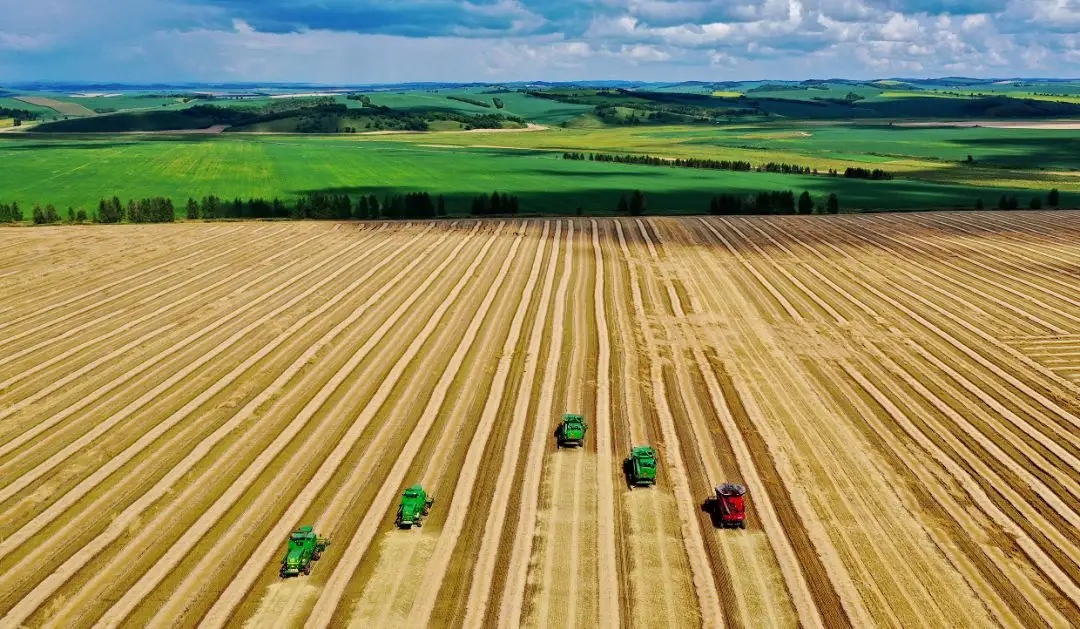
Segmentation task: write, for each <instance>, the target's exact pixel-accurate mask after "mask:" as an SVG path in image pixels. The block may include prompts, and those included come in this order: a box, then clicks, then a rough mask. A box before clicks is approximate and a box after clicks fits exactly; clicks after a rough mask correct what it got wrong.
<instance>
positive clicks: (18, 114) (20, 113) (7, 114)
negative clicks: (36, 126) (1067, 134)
mask: <svg viewBox="0 0 1080 629" xmlns="http://www.w3.org/2000/svg"><path fill="white" fill-rule="evenodd" d="M0 118H14V119H15V122H19V123H22V122H26V121H28V120H37V118H38V115H37V114H36V113H35V112H32V111H30V110H29V109H12V108H10V107H0Z"/></svg>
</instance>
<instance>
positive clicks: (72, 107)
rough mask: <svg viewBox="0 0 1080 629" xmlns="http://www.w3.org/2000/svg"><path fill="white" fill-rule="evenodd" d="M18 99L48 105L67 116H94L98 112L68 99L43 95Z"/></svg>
mask: <svg viewBox="0 0 1080 629" xmlns="http://www.w3.org/2000/svg"><path fill="white" fill-rule="evenodd" d="M15 99H16V100H21V101H23V102H24V103H29V104H31V105H37V106H39V107H48V108H49V109H52V110H53V111H56V112H58V113H61V114H64V115H65V116H93V115H95V113H96V112H94V111H93V110H91V109H87V108H86V107H83V106H82V105H80V104H78V103H71V102H67V101H60V100H56V99H53V98H45V97H42V96H16V97H15Z"/></svg>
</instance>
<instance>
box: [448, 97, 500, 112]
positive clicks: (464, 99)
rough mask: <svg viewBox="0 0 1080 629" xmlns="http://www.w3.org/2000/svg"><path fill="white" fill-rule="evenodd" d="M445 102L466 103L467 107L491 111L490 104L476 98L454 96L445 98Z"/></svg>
mask: <svg viewBox="0 0 1080 629" xmlns="http://www.w3.org/2000/svg"><path fill="white" fill-rule="evenodd" d="M446 99H447V100H456V101H457V102H459V103H467V104H469V105H476V106H477V107H483V108H484V109H491V103H489V102H487V101H484V100H480V99H478V98H469V97H468V96H455V95H450V96H447V97H446Z"/></svg>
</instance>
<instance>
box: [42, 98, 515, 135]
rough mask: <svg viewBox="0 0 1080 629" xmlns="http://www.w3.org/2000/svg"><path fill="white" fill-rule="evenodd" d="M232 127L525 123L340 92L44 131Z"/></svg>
mask: <svg viewBox="0 0 1080 629" xmlns="http://www.w3.org/2000/svg"><path fill="white" fill-rule="evenodd" d="M218 126H220V127H226V128H227V130H228V131H229V132H252V133H363V132H372V131H430V130H471V129H503V128H517V127H524V126H525V120H524V119H522V118H518V117H516V116H511V115H506V114H502V113H495V112H491V113H487V112H484V113H467V112H462V111H456V110H454V109H452V108H449V109H447V110H439V109H426V110H424V109H411V110H398V109H392V108H390V107H386V106H383V105H376V104H374V103H372V102H371V101H370V100H367V99H366V97H357V98H356V99H355V100H354V101H353V102H348V103H342V102H339V99H337V98H335V97H315V98H287V99H274V100H270V101H267V102H265V103H262V104H259V103H247V104H244V103H231V104H229V105H227V106H221V105H217V104H197V105H191V106H188V107H186V108H184V109H161V110H148V111H132V112H123V113H118V114H112V115H105V116H95V117H91V118H82V119H71V120H63V121H57V122H50V123H45V124H41V125H39V126H38V127H36V128H35V131H37V132H42V133H128V132H163V131H194V130H203V129H209V128H212V127H218Z"/></svg>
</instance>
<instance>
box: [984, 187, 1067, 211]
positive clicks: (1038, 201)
mask: <svg viewBox="0 0 1080 629" xmlns="http://www.w3.org/2000/svg"><path fill="white" fill-rule="evenodd" d="M1043 205H1044V201H1043V198H1042V197H1040V196H1033V197H1031V200H1029V201H1028V204H1027V209H1029V210H1041V209H1043ZM1045 206H1046V207H1049V208H1058V207H1061V193H1060V192H1059V191H1058V189H1057V188H1054V189H1053V190H1051V191H1050V192H1049V193H1047V195H1046V201H1045ZM975 209H976V210H982V209H985V205H984V204H983V200H982V199H976V200H975ZM997 209H999V210H1019V209H1020V199H1019V197H1017V196H1016V195H1015V194H1003V195H1001V198H999V199H998V204H997Z"/></svg>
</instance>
